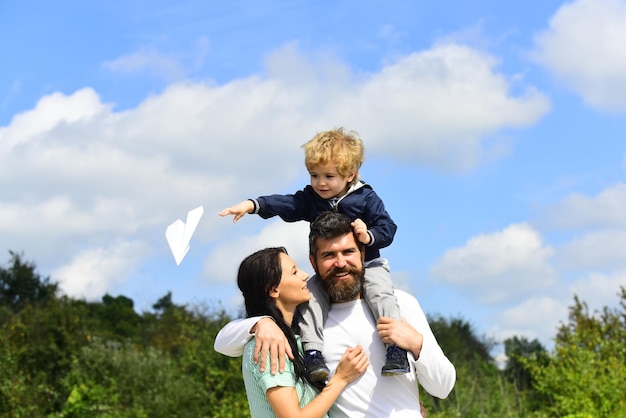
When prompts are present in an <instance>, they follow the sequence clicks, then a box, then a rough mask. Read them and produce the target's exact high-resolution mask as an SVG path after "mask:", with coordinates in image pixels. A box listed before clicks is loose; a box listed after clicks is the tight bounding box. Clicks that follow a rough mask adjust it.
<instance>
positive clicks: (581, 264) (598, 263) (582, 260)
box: [555, 228, 626, 271]
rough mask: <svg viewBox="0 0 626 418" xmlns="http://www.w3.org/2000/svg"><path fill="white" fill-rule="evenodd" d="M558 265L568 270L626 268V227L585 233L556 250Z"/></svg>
mask: <svg viewBox="0 0 626 418" xmlns="http://www.w3.org/2000/svg"><path fill="white" fill-rule="evenodd" d="M555 261H556V265H557V266H558V267H559V269H567V270H596V271H598V270H602V271H607V270H613V269H621V268H626V229H624V228H617V229H608V230H602V231H597V232H593V233H589V234H586V235H583V236H582V237H580V238H576V239H572V240H571V241H568V242H566V243H565V244H563V245H562V246H561V247H560V248H558V250H557V251H556V255H555Z"/></svg>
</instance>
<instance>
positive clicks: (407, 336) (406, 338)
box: [376, 316, 424, 360]
mask: <svg viewBox="0 0 626 418" xmlns="http://www.w3.org/2000/svg"><path fill="white" fill-rule="evenodd" d="M376 329H377V330H378V336H379V337H380V338H381V339H382V340H383V342H384V343H385V344H396V345H397V346H398V347H400V348H404V349H405V350H408V351H410V352H412V353H413V356H414V357H415V359H416V360H417V359H418V358H419V356H420V353H421V351H422V344H423V342H424V336H423V335H422V334H420V333H419V332H417V331H416V330H415V328H413V327H412V326H411V325H410V324H409V323H408V322H406V321H405V320H404V319H403V320H402V321H398V320H397V319H393V318H388V317H384V316H383V317H381V318H380V319H379V320H378V323H377V324H376Z"/></svg>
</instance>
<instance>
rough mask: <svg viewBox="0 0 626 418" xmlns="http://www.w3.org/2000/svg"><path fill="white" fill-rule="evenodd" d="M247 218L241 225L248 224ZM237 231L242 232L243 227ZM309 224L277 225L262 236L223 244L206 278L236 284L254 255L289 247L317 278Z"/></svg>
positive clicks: (211, 256) (209, 257)
mask: <svg viewBox="0 0 626 418" xmlns="http://www.w3.org/2000/svg"><path fill="white" fill-rule="evenodd" d="M246 220H247V219H245V218H243V219H241V220H239V221H238V224H239V223H242V222H245V221H246ZM238 224H237V225H235V226H233V228H240V225H238ZM308 233H309V224H308V222H296V223H286V222H282V221H273V222H271V223H269V224H268V226H266V227H264V228H263V229H262V230H261V231H260V232H259V233H258V234H255V235H245V236H240V237H238V238H237V239H234V240H232V241H230V242H221V243H220V246H219V247H218V248H215V249H214V250H213V251H212V252H211V253H210V254H208V255H207V257H206V259H205V262H204V272H203V273H204V276H205V277H207V278H208V280H209V282H218V283H236V282H237V269H238V268H239V264H240V263H241V261H242V260H243V259H244V258H245V257H247V256H248V255H250V254H252V253H253V252H255V251H257V250H260V249H262V248H266V247H285V248H286V249H287V251H288V252H289V255H290V256H291V257H292V258H293V259H294V261H295V262H296V264H297V265H298V267H300V268H301V269H302V270H304V271H306V272H309V274H313V269H312V267H311V264H310V262H309V259H308V254H309V250H308V244H307V239H308V238H307V237H308Z"/></svg>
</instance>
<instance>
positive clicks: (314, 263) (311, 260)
mask: <svg viewBox="0 0 626 418" xmlns="http://www.w3.org/2000/svg"><path fill="white" fill-rule="evenodd" d="M309 262H310V263H311V267H313V270H314V271H315V273H317V263H316V262H315V257H313V256H312V255H310V254H309Z"/></svg>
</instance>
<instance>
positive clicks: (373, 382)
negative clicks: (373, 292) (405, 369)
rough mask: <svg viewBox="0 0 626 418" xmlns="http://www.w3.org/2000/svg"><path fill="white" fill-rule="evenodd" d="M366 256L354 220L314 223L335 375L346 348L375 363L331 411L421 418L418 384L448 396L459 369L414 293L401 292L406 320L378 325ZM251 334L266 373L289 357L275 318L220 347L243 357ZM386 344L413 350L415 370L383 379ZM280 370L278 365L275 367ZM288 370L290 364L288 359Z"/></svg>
mask: <svg viewBox="0 0 626 418" xmlns="http://www.w3.org/2000/svg"><path fill="white" fill-rule="evenodd" d="M363 258H364V252H363V246H362V244H360V243H359V241H358V240H357V239H356V238H355V236H354V232H353V230H352V226H351V221H350V218H348V217H347V216H345V215H343V214H340V213H337V212H325V213H322V214H321V215H320V216H319V217H318V218H317V219H316V220H315V221H314V222H313V223H311V232H310V234H309V259H310V261H311V265H312V266H313V269H314V270H315V272H316V274H318V275H319V277H320V279H321V280H320V281H321V282H322V284H323V286H324V287H325V288H326V290H327V291H328V294H329V296H330V303H331V307H330V311H329V313H328V318H327V319H326V322H325V324H324V354H325V356H326V361H327V363H328V366H329V368H330V369H331V370H334V369H335V368H336V367H337V364H338V362H339V359H340V358H341V355H342V354H343V353H344V351H345V350H346V348H348V347H354V346H356V345H361V346H362V347H363V348H364V350H366V352H367V353H366V354H367V356H368V357H369V359H370V365H371V367H369V368H368V369H367V371H366V372H365V373H364V374H363V375H362V376H361V377H360V378H359V379H358V380H356V381H355V382H354V383H352V384H351V385H349V386H348V387H347V388H346V389H345V390H344V391H343V393H342V394H341V396H340V397H339V399H338V400H337V401H336V402H335V405H334V406H333V408H332V409H331V410H330V411H329V413H328V414H329V416H330V417H332V418H337V417H349V418H353V417H380V418H383V417H384V418H387V417H393V418H400V417H407V418H408V417H411V418H415V417H420V416H422V414H421V412H420V402H419V392H418V384H420V385H422V387H423V388H424V389H425V390H426V391H427V392H428V393H430V394H431V395H433V396H436V397H438V398H442V399H443V398H445V397H447V396H448V394H449V393H450V391H451V390H452V388H453V387H454V383H455V380H456V372H455V370H454V366H453V365H452V363H451V362H450V360H448V358H447V357H446V356H445V355H444V353H443V351H442V350H441V348H440V347H439V345H438V344H437V341H436V339H435V336H434V335H433V333H432V331H431V329H430V326H429V325H428V321H427V320H426V316H425V315H424V312H423V311H422V309H421V307H420V305H419V303H418V302H417V300H416V299H415V298H414V297H413V296H411V295H409V294H408V293H406V292H402V291H399V290H396V291H395V294H396V297H397V299H398V304H399V305H400V310H401V312H402V316H403V318H405V320H403V321H398V320H393V319H391V318H381V319H380V320H379V321H378V323H375V321H374V318H373V316H372V314H371V312H370V309H369V308H368V307H367V305H366V304H365V301H364V300H363V299H361V296H362V295H361V286H362V280H363V275H364V267H363ZM251 331H254V332H255V333H256V340H257V343H256V348H255V352H256V353H260V356H259V358H260V360H261V365H260V366H261V367H262V368H264V367H265V365H264V359H265V358H266V356H267V351H268V349H269V350H270V352H271V353H273V354H272V355H273V358H274V359H275V358H276V357H277V356H279V355H280V356H283V358H284V355H285V354H284V353H285V348H284V347H285V344H284V342H281V338H282V336H281V337H280V338H279V337H278V335H279V333H280V334H281V335H284V334H282V332H280V331H279V330H278V328H277V326H276V325H275V324H273V322H272V321H271V320H270V319H263V320H259V318H248V319H245V320H240V321H234V322H231V323H230V324H228V325H226V327H224V329H222V330H221V331H220V333H219V334H218V335H217V337H216V340H215V349H216V350H217V351H218V352H220V353H222V354H225V355H230V356H239V355H241V351H242V348H243V345H244V343H245V341H246V340H247V339H248V338H249V337H250V332H251ZM267 335H269V336H270V337H269V338H268V337H267ZM385 344H396V345H397V346H399V347H401V348H403V349H406V350H407V351H408V352H409V355H410V357H411V361H410V366H411V373H409V374H405V375H400V376H394V377H385V378H381V372H380V371H381V369H382V366H383V363H384V358H385V355H384V354H385V351H386V349H385ZM281 347H282V348H281ZM277 349H278V353H276V350H277ZM287 354H288V355H289V354H290V353H287ZM273 363H274V361H273ZM275 367H276V365H275V364H272V370H275ZM280 367H281V368H282V367H284V365H283V363H282V362H281V364H280Z"/></svg>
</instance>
